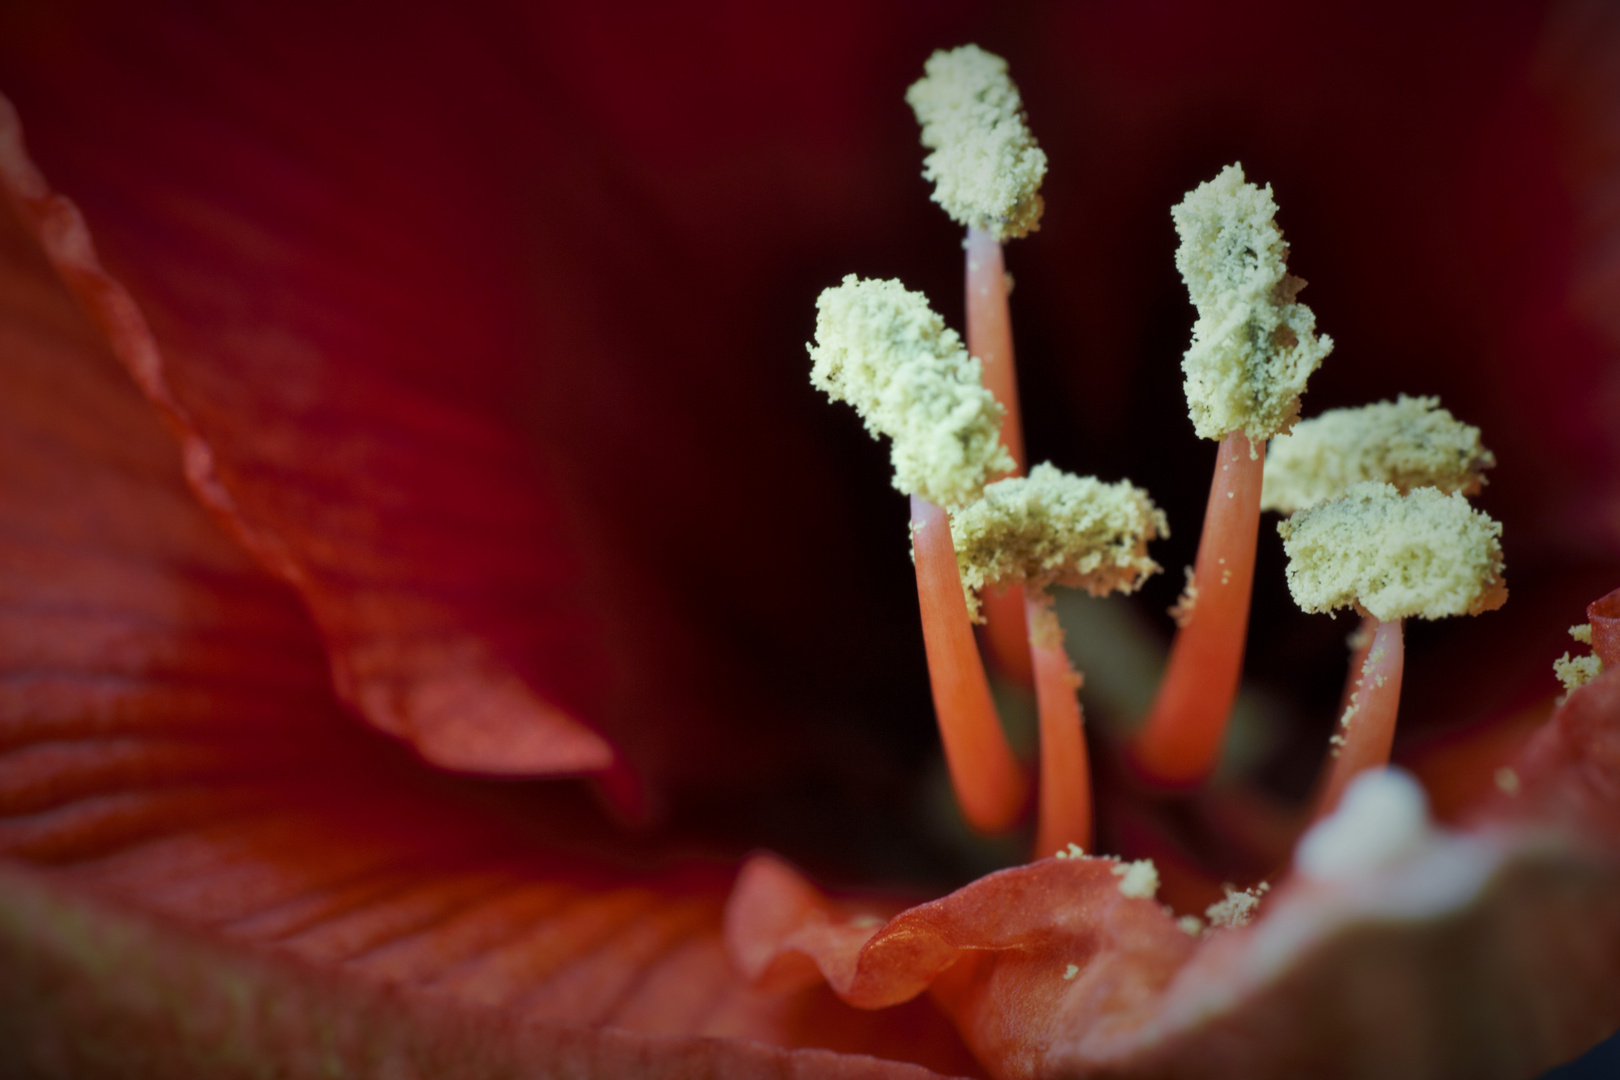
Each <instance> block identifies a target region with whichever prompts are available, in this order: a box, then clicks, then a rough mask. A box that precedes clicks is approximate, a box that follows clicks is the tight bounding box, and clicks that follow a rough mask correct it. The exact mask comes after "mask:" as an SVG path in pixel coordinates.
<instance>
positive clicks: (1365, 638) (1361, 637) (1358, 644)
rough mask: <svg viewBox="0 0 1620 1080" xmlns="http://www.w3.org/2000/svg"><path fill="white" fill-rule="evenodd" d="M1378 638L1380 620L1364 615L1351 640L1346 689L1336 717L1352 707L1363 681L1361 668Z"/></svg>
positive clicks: (1345, 679) (1346, 669)
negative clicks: (1374, 639)
mask: <svg viewBox="0 0 1620 1080" xmlns="http://www.w3.org/2000/svg"><path fill="white" fill-rule="evenodd" d="M1377 636H1378V620H1377V619H1376V618H1374V617H1373V616H1372V615H1363V616H1362V617H1361V625H1360V626H1358V627H1356V632H1355V634H1354V635H1353V636H1352V637H1351V639H1350V666H1349V667H1347V668H1345V670H1344V689H1343V690H1342V691H1340V693H1339V711H1338V712H1337V713H1335V714H1334V715H1335V716H1343V715H1344V711H1345V710H1346V709H1348V708H1349V707H1350V698H1351V696H1352V695H1354V694H1355V692H1356V685H1357V684H1358V683H1360V681H1361V666H1362V665H1363V664H1365V663H1366V662H1367V654H1368V653H1370V652H1372V646H1373V638H1375V637H1377Z"/></svg>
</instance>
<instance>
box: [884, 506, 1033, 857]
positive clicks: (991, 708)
mask: <svg viewBox="0 0 1620 1080" xmlns="http://www.w3.org/2000/svg"><path fill="white" fill-rule="evenodd" d="M911 542H912V552H913V554H914V557H915V559H916V563H917V600H918V603H919V606H920V607H921V609H922V629H923V645H924V647H925V648H926V649H927V652H928V679H929V682H930V684H931V685H932V687H933V691H934V715H935V717H936V718H937V719H938V721H939V736H940V741H941V742H942V743H943V744H944V747H945V764H946V767H947V768H948V769H949V770H950V774H951V785H952V787H953V788H954V789H955V791H956V799H957V802H958V803H959V804H960V805H961V807H962V816H963V817H964V818H966V819H967V822H968V824H969V825H971V826H973V827H974V828H975V829H978V830H979V831H981V832H1000V831H1002V830H1004V829H1006V828H1007V827H1009V826H1010V825H1012V824H1013V822H1015V821H1016V820H1017V819H1018V816H1019V814H1020V813H1021V812H1022V811H1023V808H1024V801H1025V798H1026V796H1027V787H1026V783H1025V780H1024V774H1023V771H1022V769H1020V768H1019V765H1018V762H1017V761H1016V760H1015V759H1014V758H1013V754H1012V750H1011V749H1010V748H1009V747H1008V745H1007V737H1006V734H1005V733H1004V732H1003V731H1002V728H1001V720H1000V718H999V717H998V716H997V715H996V706H995V702H994V701H993V700H992V699H991V697H990V684H989V682H988V681H987V680H986V679H985V675H984V664H983V662H982V661H981V660H980V659H979V649H978V646H977V645H975V644H974V641H973V628H972V626H971V624H970V623H969V622H968V609H967V599H966V597H965V596H964V594H963V591H962V579H961V576H960V575H959V574H958V572H957V569H956V548H955V545H954V544H952V542H951V526H950V519H949V518H947V517H946V516H945V511H943V510H941V509H940V508H939V507H938V506H935V505H934V504H933V503H931V502H928V501H927V500H926V499H923V498H922V497H921V496H918V495H913V496H912V497H911Z"/></svg>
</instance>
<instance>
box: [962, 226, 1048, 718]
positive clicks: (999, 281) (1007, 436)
mask: <svg viewBox="0 0 1620 1080" xmlns="http://www.w3.org/2000/svg"><path fill="white" fill-rule="evenodd" d="M966 246H967V333H968V351H969V352H970V353H972V354H973V355H974V356H975V357H977V358H978V360H979V363H981V364H982V365H984V386H985V389H986V390H989V391H990V393H992V394H994V395H995V398H996V401H997V402H999V403H1000V405H1001V408H1002V410H1003V411H1002V414H1001V443H1002V445H1003V446H1005V447H1006V448H1007V452H1008V453H1010V454H1011V455H1012V458H1013V466H1014V467H1013V470H1012V475H1014V476H1022V475H1023V473H1024V465H1025V460H1024V428H1023V423H1022V421H1021V420H1020V417H1019V410H1018V374H1017V371H1016V370H1015V367H1014V364H1013V344H1012V320H1011V318H1010V316H1009V314H1008V311H1007V273H1006V270H1005V269H1004V268H1003V261H1002V257H1001V241H999V240H997V239H996V238H995V237H994V236H993V235H991V233H990V232H989V231H988V230H986V229H969V230H968V237H967V245H966ZM983 603H984V616H985V633H984V637H985V644H986V645H988V646H989V651H990V656H991V658H992V659H993V660H994V661H995V663H996V666H997V667H998V668H1000V669H1001V671H1002V672H1004V673H1005V674H1006V675H1007V676H1008V677H1009V678H1011V679H1013V680H1015V681H1017V682H1020V683H1022V684H1024V685H1025V686H1028V685H1030V683H1031V682H1032V681H1033V679H1034V670H1033V668H1032V666H1031V657H1030V652H1029V627H1028V625H1027V622H1026V619H1025V616H1024V589H1023V587H1022V586H1019V585H1013V586H1009V587H1008V588H1006V589H1001V590H992V591H990V592H988V593H986V594H985V595H984V597H983Z"/></svg>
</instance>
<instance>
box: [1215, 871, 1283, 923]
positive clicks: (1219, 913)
mask: <svg viewBox="0 0 1620 1080" xmlns="http://www.w3.org/2000/svg"><path fill="white" fill-rule="evenodd" d="M1221 888H1222V889H1223V891H1224V892H1225V893H1226V896H1225V898H1224V899H1221V900H1217V901H1216V902H1215V903H1213V904H1211V905H1209V907H1208V908H1206V909H1205V911H1204V918H1206V919H1208V920H1209V925H1210V926H1211V927H1214V928H1219V929H1224V930H1230V929H1235V928H1237V927H1240V926H1248V925H1249V923H1251V922H1253V921H1254V917H1255V915H1256V914H1258V913H1259V911H1260V899H1261V897H1263V896H1265V895H1266V892H1267V891H1268V890H1270V888H1271V885H1270V883H1269V882H1265V881H1262V882H1261V883H1260V884H1258V885H1254V886H1251V887H1249V888H1247V889H1238V888H1234V887H1233V886H1231V885H1223V886H1222V887H1221Z"/></svg>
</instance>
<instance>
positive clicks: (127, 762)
mask: <svg viewBox="0 0 1620 1080" xmlns="http://www.w3.org/2000/svg"><path fill="white" fill-rule="evenodd" d="M0 160H4V162H5V165H6V166H7V168H8V169H9V170H11V171H10V172H9V173H8V175H9V176H11V177H13V178H14V177H16V176H17V175H18V174H17V172H16V171H15V158H5V159H0ZM23 194H24V195H25V200H24V202H23V204H22V211H23V213H25V214H29V215H32V216H31V217H30V218H29V219H26V221H25V219H24V218H23V217H22V216H21V215H19V214H16V213H14V212H13V208H12V205H11V204H9V203H0V345H3V348H0V356H3V358H4V362H3V363H0V440H3V445H0V451H3V452H0V505H3V506H4V507H5V517H4V525H3V531H0V544H3V545H4V558H3V559H0V656H3V657H4V665H5V666H4V669H3V671H0V704H3V709H0V856H3V857H4V859H5V861H6V866H5V867H4V869H3V873H4V875H5V876H4V880H3V882H0V954H3V956H4V959H3V961H0V1002H3V1004H0V1017H3V1019H0V1032H3V1033H4V1037H3V1040H0V1041H3V1045H4V1046H5V1050H4V1056H5V1061H6V1063H7V1067H8V1068H24V1069H34V1068H37V1069H39V1070H42V1071H45V1072H53V1071H55V1072H59V1073H66V1074H71V1075H129V1074H130V1072H131V1071H132V1070H134V1071H137V1072H139V1073H140V1074H141V1075H152V1076H171V1075H176V1074H177V1072H178V1071H183V1070H185V1069H204V1071H207V1072H209V1073H210V1074H211V1075H220V1072H219V1071H218V1070H217V1068H216V1067H214V1066H210V1065H209V1063H210V1062H216V1063H218V1062H223V1065H222V1066H220V1067H228V1068H226V1071H229V1070H230V1069H248V1068H249V1066H251V1067H252V1068H253V1069H261V1068H264V1067H274V1068H275V1069H276V1070H277V1071H278V1072H280V1071H286V1072H288V1073H290V1074H297V1075H313V1074H314V1071H316V1070H317V1069H324V1068H327V1067H328V1066H327V1065H326V1064H323V1062H324V1061H325V1060H326V1059H325V1058H324V1057H323V1055H325V1054H328V1053H330V1054H331V1055H335V1058H334V1060H341V1061H346V1062H350V1063H352V1064H353V1065H354V1067H356V1068H361V1067H365V1068H375V1067H377V1066H376V1062H377V1060H378V1058H379V1056H380V1057H381V1058H383V1059H386V1060H393V1059H395V1058H398V1057H401V1056H403V1057H405V1058H415V1057H418V1056H421V1055H425V1058H426V1060H429V1061H450V1060H454V1061H455V1062H456V1063H457V1069H459V1070H462V1071H458V1072H456V1073H455V1075H480V1076H489V1075H508V1074H509V1073H510V1071H511V1069H513V1068H516V1067H518V1066H517V1065H514V1064H513V1063H514V1062H520V1063H521V1062H527V1063H530V1064H533V1062H534V1061H535V1060H536V1059H532V1058H530V1057H528V1055H531V1054H539V1055H552V1056H551V1057H542V1058H540V1059H538V1060H542V1061H545V1062H547V1063H551V1062H553V1061H562V1062H577V1063H579V1067H580V1068H581V1069H585V1070H590V1069H596V1070H598V1072H596V1073H589V1072H587V1075H618V1073H617V1072H615V1070H618V1069H620V1068H621V1067H623V1068H628V1069H633V1068H643V1069H645V1075H674V1074H678V1073H679V1072H680V1071H681V1070H682V1069H684V1068H687V1067H689V1066H690V1065H691V1063H692V1062H702V1063H704V1067H705V1068H714V1069H716V1070H718V1071H720V1072H721V1073H726V1072H727V1070H730V1071H731V1072H730V1074H734V1075H752V1074H751V1073H750V1072H749V1070H751V1069H756V1068H759V1069H764V1070H766V1074H772V1073H774V1072H780V1073H782V1074H785V1075H797V1074H800V1073H819V1072H821V1071H824V1070H827V1071H831V1072H832V1073H834V1074H837V1075H844V1074H847V1075H863V1076H866V1075H870V1076H878V1075H889V1074H890V1073H892V1074H893V1075H917V1073H916V1071H915V1070H911V1071H908V1070H905V1069H900V1068H893V1069H888V1071H885V1069H886V1068H887V1067H885V1066H881V1065H879V1064H877V1063H874V1062H871V1061H862V1060H847V1059H843V1058H839V1059H836V1060H835V1059H831V1058H829V1057H827V1056H825V1055H821V1056H815V1055H812V1056H809V1057H804V1058H799V1057H795V1056H794V1055H792V1054H788V1053H784V1052H782V1051H781V1050H771V1049H768V1048H766V1047H760V1046H756V1047H754V1048H749V1047H748V1046H746V1045H742V1044H738V1043H735V1042H726V1043H719V1042H715V1041H713V1040H709V1039H705V1038H698V1037H702V1036H727V1037H730V1038H732V1039H740V1040H745V1041H746V1040H752V1041H753V1042H754V1043H759V1044H768V1046H770V1047H778V1048H792V1047H796V1046H806V1045H811V1046H824V1047H831V1048H834V1049H839V1050H844V1051H848V1052H851V1053H855V1054H860V1053H871V1054H876V1055H879V1056H884V1055H887V1056H890V1057H893V1056H896V1055H899V1056H903V1057H904V1058H906V1059H908V1060H911V1061H920V1062H924V1063H929V1064H933V1065H936V1066H938V1067H941V1068H943V1069H945V1070H946V1071H953V1072H957V1071H964V1070H967V1071H971V1069H972V1065H971V1062H970V1061H969V1060H968V1059H967V1058H966V1055H965V1053H964V1052H963V1051H962V1049H961V1047H960V1044H959V1042H958V1041H957V1040H956V1038H955V1036H954V1035H953V1034H952V1033H951V1032H950V1030H949V1028H948V1027H947V1026H945V1024H944V1022H943V1020H942V1019H941V1018H940V1017H939V1016H938V1014H937V1013H936V1012H935V1011H934V1010H932V1009H931V1008H927V1007H921V1008H914V1009H912V1010H910V1011H909V1012H907V1013H904V1014H900V1015H897V1016H895V1017H892V1018H891V1017H886V1016H882V1015H878V1014H863V1013H860V1012H857V1011H855V1010H852V1009H849V1008H848V1007H847V1006H844V1005H842V1004H839V1003H837V1002H836V1001H835V1000H833V999H832V997H831V995H830V994H828V993H827V992H826V991H824V990H821V991H818V990H810V991H798V992H790V993H758V992H755V991H752V990H750V989H748V988H747V987H746V986H745V985H744V984H743V983H742V981H741V980H740V979H739V977H738V976H737V975H736V974H735V973H734V972H733V971H732V969H731V967H730V965H729V964H728V962H727V961H726V959H725V956H724V951H723V948H722V945H721V937H720V915H721V905H722V901H723V897H724V895H725V890H726V887H727V885H728V882H729V871H727V870H726V869H725V868H724V867H723V866H719V865H714V864H706V865H700V866H695V867H686V868H683V867H680V866H674V865H672V866H671V867H670V868H669V869H665V870H649V871H641V872H631V871H627V870H615V869H612V868H611V866H612V865H614V864H621V865H622V864H625V863H627V862H629V861H631V860H634V861H635V862H639V863H646V862H647V861H648V856H647V852H645V851H643V850H638V849H637V848H635V846H634V845H633V844H628V842H626V841H623V840H622V839H616V838H615V835H614V833H613V832H612V830H611V829H610V828H609V827H608V826H607V824H606V822H605V821H604V820H603V818H602V817H601V815H600V814H598V813H596V812H595V811H594V809H593V804H592V803H591V800H590V799H589V798H588V797H587V796H585V794H584V793H583V792H582V791H581V790H580V789H579V788H578V787H577V786H572V785H555V784H553V785H544V786H536V785H529V786H504V787H503V786H492V785H488V784H479V783H475V782H472V781H463V780H453V779H450V778H447V777H445V776H444V775H442V774H439V773H436V772H435V771H433V770H431V769H429V768H427V767H425V766H424V765H422V764H421V763H420V762H418V761H417V760H415V759H414V758H413V757H412V756H411V755H409V754H408V753H406V752H404V751H403V750H402V749H401V748H400V747H398V746H397V745H396V744H394V743H392V742H391V741H389V740H387V739H384V738H382V737H381V736H378V735H376V734H374V733H372V732H370V731H368V730H367V729H365V728H364V727H362V726H360V725H359V724H357V723H355V722H354V721H353V720H352V719H351V718H350V717H349V716H348V715H347V714H346V713H345V712H344V710H343V709H342V708H341V706H340V705H339V703H338V702H337V701H336V699H335V698H334V697H333V696H332V694H331V690H330V686H329V683H328V679H327V675H326V665H325V661H324V659H323V656H322V652H321V649H320V644H319V639H318V637H317V635H316V633H315V631H314V628H313V627H312V626H311V625H310V623H309V621H308V618H307V616H306V614H305V613H304V612H303V611H302V610H301V609H300V606H299V604H298V602H297V600H296V599H295V597H294V596H293V595H292V594H291V593H290V592H289V591H288V590H286V589H285V587H284V586H283V585H281V584H280V583H278V582H277V581H275V580H274V579H273V578H271V577H269V576H268V575H267V574H266V573H265V572H264V571H263V570H261V569H260V568H259V567H258V566H257V565H255V564H254V563H253V562H251V561H250V560H249V559H248V558H247V557H246V556H244V555H243V554H242V553H241V552H240V550H239V549H238V548H237V547H236V546H235V545H234V544H233V543H232V542H231V540H230V539H229V538H227V536H226V535H225V534H224V533H223V531H221V530H220V529H219V527H218V526H217V524H216V522H215V520H214V519H213V518H211V517H210V515H209V514H207V513H206V512H205V511H204V510H203V509H202V508H201V507H200V506H199V505H198V504H197V503H196V502H195V501H194V499H193V497H192V495H191V492H190V490H189V489H188V487H187V485H186V478H185V477H184V476H183V474H182V469H181V454H180V453H179V451H178V450H177V448H176V446H175V444H174V441H173V439H172V437H171V435H170V434H169V433H168V432H165V431H164V430H163V429H162V426H161V424H160V422H159V420H158V418H157V416H156V415H155V414H154V412H153V411H152V409H151V407H150V405H149V404H148V402H147V401H146V400H145V399H144V398H143V397H142V395H141V394H140V392H139V391H138V390H137V389H136V387H135V386H134V385H133V384H132V383H131V382H130V381H129V379H128V376H127V374H126V372H125V371H124V370H123V368H122V367H121V366H120V365H119V363H118V360H117V359H116V358H115V357H114V355H113V354H112V351H111V347H110V346H109V343H108V340H107V339H106V338H105V337H104V336H103V333H102V328H101V327H100V326H98V325H96V323H94V322H92V321H91V319H90V318H87V317H86V314H85V313H84V311H83V310H81V308H80V307H78V306H77V305H76V304H75V297H74V295H73V294H71V293H70V292H69V291H68V290H67V289H66V288H64V286H63V284H62V283H61V281H60V280H59V279H58V277H57V276H56V273H55V272H54V271H53V267H52V265H51V264H50V263H49V262H47V259H46V252H45V251H44V250H42V249H41V247H40V246H39V245H37V244H36V243H35V240H34V236H33V235H32V234H31V232H30V231H29V229H27V228H26V227H25V224H34V225H37V226H38V227H39V228H40V229H41V231H42V232H43V233H44V235H45V238H46V242H47V243H55V244H56V245H57V246H56V247H55V248H53V249H52V250H51V254H52V255H54V256H56V260H57V265H58V266H65V267H66V270H65V272H66V273H68V274H70V275H71V274H74V273H82V274H85V275H86V277H84V278H81V279H80V280H79V282H78V285H79V290H78V295H79V296H80V297H84V296H86V295H89V296H90V299H91V301H92V303H91V305H89V310H90V311H91V312H94V313H95V314H96V315H98V316H101V317H102V318H104V319H105V318H107V317H108V312H109V311H111V312H112V313H113V314H114V315H118V314H119V306H118V301H117V295H118V294H117V293H115V292H110V290H111V288H112V287H111V286H109V285H107V284H106V283H105V282H96V281H95V280H94V279H93V278H89V277H88V271H86V270H85V269H84V268H85V267H86V266H87V265H88V263H87V261H86V260H87V259H88V258H89V253H88V252H87V251H86V250H85V249H84V247H83V243H84V234H83V232H82V230H79V229H77V227H76V222H75V221H74V218H73V214H72V210H71V207H69V206H67V205H66V204H65V203H62V202H59V201H39V200H38V199H37V198H34V197H32V196H30V195H29V193H28V192H27V191H24V193H23ZM75 245H78V246H77V247H75ZM92 287H93V288H92ZM93 289H98V290H101V291H100V292H99V294H98V293H96V292H95V291H93ZM97 295H100V296H101V297H102V298H103V299H106V298H107V297H108V296H111V297H112V298H113V299H112V300H111V301H109V303H108V304H107V305H106V306H99V307H98V306H95V303H94V302H95V300H96V298H97ZM120 317H121V318H123V319H131V318H133V315H132V314H131V313H130V311H129V309H127V308H125V309H123V312H122V315H121V316H120ZM126 329H127V326H126ZM267 957H268V958H267ZM109 972H112V973H115V974H113V975H112V976H110V977H109V975H108V973H109ZM435 1003H439V1004H435ZM441 1006H442V1007H441ZM219 1010H223V1011H219ZM603 1026H607V1027H612V1028H618V1029H624V1030H623V1032H620V1033H611V1032H603V1031H601V1030H599V1029H601V1028H602V1027H603ZM631 1032H638V1033H641V1034H639V1035H637V1034H630V1033H631ZM650 1035H660V1036H681V1037H683V1038H682V1039H679V1040H672V1039H668V1038H662V1039H653V1038H648V1037H646V1036H650ZM524 1067H527V1066H524ZM631 1075H639V1074H636V1073H634V1072H632V1073H631Z"/></svg>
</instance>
